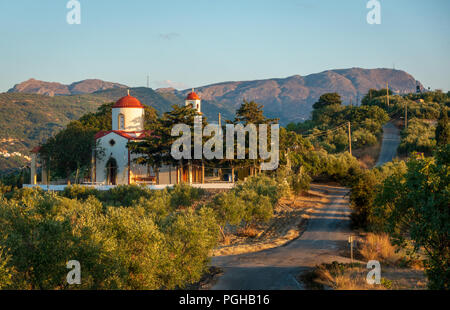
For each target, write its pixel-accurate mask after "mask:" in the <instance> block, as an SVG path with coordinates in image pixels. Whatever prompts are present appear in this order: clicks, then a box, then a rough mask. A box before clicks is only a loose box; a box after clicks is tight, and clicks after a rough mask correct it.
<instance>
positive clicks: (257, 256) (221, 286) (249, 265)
mask: <svg viewBox="0 0 450 310" xmlns="http://www.w3.org/2000/svg"><path fill="white" fill-rule="evenodd" d="M311 188H312V189H314V190H318V191H322V192H323V193H325V194H326V195H327V196H328V198H329V199H330V202H329V203H327V204H322V205H318V206H317V208H315V209H314V210H313V211H312V212H311V213H310V219H309V221H308V224H307V228H306V230H305V232H304V233H303V234H302V235H301V237H300V238H298V239H296V240H294V241H292V242H290V243H288V244H287V245H285V246H282V247H278V248H274V249H269V250H265V251H261V252H256V253H249V254H240V255H230V256H222V257H214V258H213V259H212V265H213V266H218V267H222V268H223V269H224V274H223V276H221V277H220V278H219V279H218V281H217V283H216V284H215V285H214V286H213V287H212V289H213V290H287V289H289V290H292V289H303V286H302V284H301V283H299V282H297V280H296V276H297V275H298V274H299V273H300V272H302V271H305V270H308V269H310V268H312V267H314V266H315V265H318V264H321V263H330V262H332V261H342V262H347V261H349V259H347V258H344V257H341V256H339V252H340V251H342V249H345V247H347V240H348V236H349V235H350V234H351V230H350V228H349V224H350V219H349V215H350V209H349V206H348V196H346V195H347V194H348V189H346V188H342V187H336V186H326V185H318V184H312V185H311Z"/></svg>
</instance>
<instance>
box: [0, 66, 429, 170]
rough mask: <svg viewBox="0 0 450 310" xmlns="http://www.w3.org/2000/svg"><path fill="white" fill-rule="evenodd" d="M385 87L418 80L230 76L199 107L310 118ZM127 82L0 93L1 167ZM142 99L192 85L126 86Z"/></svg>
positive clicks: (353, 74) (46, 85) (385, 74)
mask: <svg viewBox="0 0 450 310" xmlns="http://www.w3.org/2000/svg"><path fill="white" fill-rule="evenodd" d="M386 83H388V84H389V88H390V89H391V90H392V91H393V92H394V93H398V94H403V93H410V92H414V91H415V90H416V87H417V86H419V87H420V88H421V89H423V86H422V84H421V83H420V82H419V81H417V80H416V79H415V78H414V77H413V76H411V75H410V74H408V73H406V72H404V71H400V70H392V69H361V68H351V69H341V70H329V71H324V72H321V73H317V74H311V75H307V76H300V75H294V76H290V77H287V78H274V79H265V80H254V81H231V82H223V83H217V84H211V85H206V86H200V87H198V88H196V89H195V91H196V92H197V93H198V94H199V95H200V97H201V98H202V112H203V113H204V115H205V116H206V117H207V118H208V120H209V121H216V120H217V118H218V113H221V115H222V119H233V118H234V113H235V111H236V109H237V108H239V106H240V105H241V103H242V102H243V100H244V99H245V100H248V101H251V100H254V101H256V102H258V103H260V104H263V105H264V112H265V114H266V116H267V117H271V118H274V117H275V118H279V119H280V123H281V124H282V125H286V124H288V123H289V122H299V121H302V120H305V119H307V118H309V116H310V113H311V110H312V105H313V104H314V102H316V100H317V99H318V98H319V97H320V95H322V94H324V93H327V92H337V93H339V94H340V95H341V96H342V98H343V101H344V104H350V103H352V104H358V103H359V102H360V100H361V99H362V97H363V96H364V95H365V94H367V92H368V90H369V89H370V88H375V89H381V88H385V87H386ZM127 88H128V87H127V86H125V85H122V84H119V83H112V82H104V81H102V80H94V79H89V80H83V81H79V82H75V83H72V84H70V85H64V84H61V83H53V82H43V81H38V80H35V79H30V80H28V81H25V82H23V83H20V84H17V85H15V86H14V87H13V88H11V89H10V90H9V91H8V92H7V93H0V171H1V170H2V169H4V168H13V167H14V166H17V164H16V163H12V161H11V160H10V159H5V158H2V156H1V154H2V152H8V153H11V152H15V151H20V152H21V153H23V154H25V153H27V152H28V150H29V149H30V148H32V147H33V146H35V145H37V144H39V143H40V142H42V141H43V140H45V139H46V138H48V137H49V136H50V135H52V134H54V133H55V132H57V131H58V130H60V129H61V128H63V127H64V126H65V125H66V124H67V123H68V122H70V121H71V120H74V119H78V118H79V117H80V116H81V115H83V114H84V113H86V112H90V111H95V110H96V108H97V107H98V106H99V105H100V104H102V103H105V102H113V101H116V100H118V99H119V98H121V97H123V96H125V95H126V94H127ZM129 89H130V92H131V94H132V95H133V96H135V97H137V98H138V99H139V100H140V101H141V102H142V103H143V104H146V105H149V106H152V107H154V108H155V109H156V110H157V111H158V112H159V113H160V114H161V113H163V112H165V111H168V110H169V109H170V107H171V106H172V105H174V104H175V105H182V104H184V98H185V97H186V95H187V93H188V92H190V91H191V90H190V89H186V90H176V89H173V88H161V89H156V90H153V89H151V88H147V87H135V88H129Z"/></svg>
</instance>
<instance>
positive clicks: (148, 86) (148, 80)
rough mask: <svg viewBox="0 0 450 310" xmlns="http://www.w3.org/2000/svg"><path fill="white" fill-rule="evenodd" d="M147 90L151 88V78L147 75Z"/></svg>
mask: <svg viewBox="0 0 450 310" xmlns="http://www.w3.org/2000/svg"><path fill="white" fill-rule="evenodd" d="M147 88H150V77H149V76H148V75H147Z"/></svg>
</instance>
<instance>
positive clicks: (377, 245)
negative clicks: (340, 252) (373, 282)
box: [359, 233, 401, 264]
mask: <svg viewBox="0 0 450 310" xmlns="http://www.w3.org/2000/svg"><path fill="white" fill-rule="evenodd" d="M359 253H360V254H361V255H362V257H364V259H365V261H370V260H377V261H379V262H383V263H388V264H395V263H397V262H398V261H399V260H400V259H401V257H400V255H399V254H397V252H396V248H395V247H394V246H393V245H392V244H391V241H390V239H389V236H388V235H387V234H385V233H382V234H373V233H368V234H367V236H366V237H365V238H364V239H363V241H362V242H361V245H360V247H359Z"/></svg>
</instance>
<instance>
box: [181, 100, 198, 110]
mask: <svg viewBox="0 0 450 310" xmlns="http://www.w3.org/2000/svg"><path fill="white" fill-rule="evenodd" d="M184 103H185V105H186V106H187V105H189V104H192V106H193V107H194V109H196V110H197V112H199V113H200V112H202V101H201V100H185V102H184ZM197 106H198V108H197Z"/></svg>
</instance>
